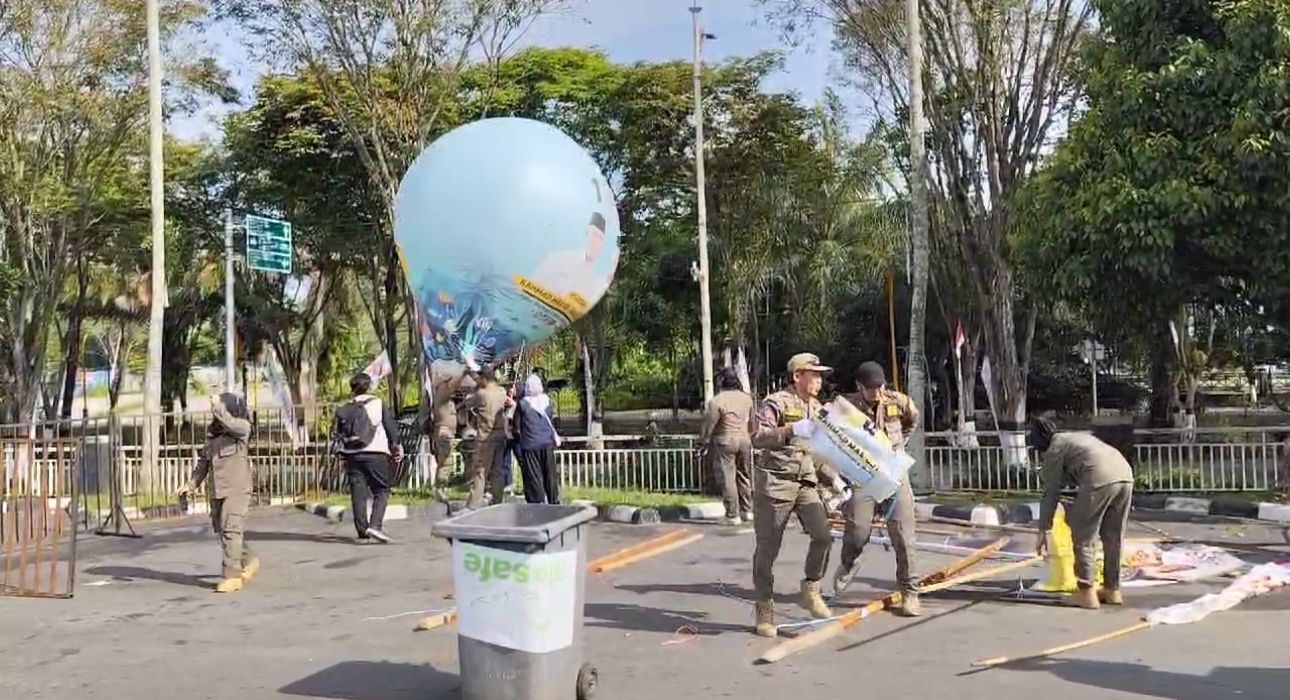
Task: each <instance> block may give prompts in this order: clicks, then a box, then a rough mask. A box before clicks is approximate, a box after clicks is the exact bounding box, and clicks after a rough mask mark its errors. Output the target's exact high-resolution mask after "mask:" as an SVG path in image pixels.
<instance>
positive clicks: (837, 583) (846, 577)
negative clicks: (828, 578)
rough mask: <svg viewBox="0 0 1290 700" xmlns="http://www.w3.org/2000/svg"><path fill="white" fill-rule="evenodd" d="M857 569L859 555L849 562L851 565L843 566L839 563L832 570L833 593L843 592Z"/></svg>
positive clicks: (858, 566) (840, 593)
mask: <svg viewBox="0 0 1290 700" xmlns="http://www.w3.org/2000/svg"><path fill="white" fill-rule="evenodd" d="M859 571H860V557H856V560H855V561H853V562H851V566H843V565H842V564H840V563H839V564H838V570H837V571H835V572H833V595H835V596H838V595H842V594H843V593H845V592H846V590H847V588H849V587H850V586H851V581H853V580H854V579H855V577H856V574H857V573H859Z"/></svg>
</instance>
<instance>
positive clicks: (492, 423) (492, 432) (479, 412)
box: [470, 384, 506, 442]
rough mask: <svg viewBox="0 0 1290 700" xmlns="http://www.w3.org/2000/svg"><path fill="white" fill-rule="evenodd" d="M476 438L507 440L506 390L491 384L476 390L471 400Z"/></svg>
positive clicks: (490, 440)
mask: <svg viewBox="0 0 1290 700" xmlns="http://www.w3.org/2000/svg"><path fill="white" fill-rule="evenodd" d="M470 408H471V411H470V413H471V417H472V419H473V421H474V426H475V439H476V440H479V441H481V442H484V441H487V442H493V441H496V440H500V441H502V442H505V441H506V390H505V389H503V388H502V387H501V386H500V385H498V384H489V385H488V386H486V387H482V388H480V389H478V390H476V391H475V395H474V396H473V397H471V402H470Z"/></svg>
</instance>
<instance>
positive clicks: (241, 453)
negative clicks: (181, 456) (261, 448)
mask: <svg viewBox="0 0 1290 700" xmlns="http://www.w3.org/2000/svg"><path fill="white" fill-rule="evenodd" d="M210 405H211V422H210V425H208V426H207V428H206V445H205V447H204V448H203V450H202V454H201V457H200V458H199V459H198V460H197V466H196V467H194V468H193V474H192V477H191V478H190V479H189V480H188V483H187V484H184V485H183V486H182V487H180V489H179V495H180V496H181V497H184V498H186V497H188V496H190V495H191V494H192V493H193V492H195V491H196V490H197V489H198V488H200V487H201V486H202V485H203V484H206V495H207V497H208V498H209V499H210V516H211V525H212V527H213V528H214V529H215V534H216V535H217V536H218V537H219V540H220V546H221V548H222V549H223V552H224V560H223V572H222V573H223V577H222V578H221V580H220V581H219V583H217V584H216V585H215V590H216V591H218V592H220V593H234V592H236V591H240V590H242V586H243V585H244V584H245V583H246V582H248V581H250V580H251V579H252V578H253V577H254V576H255V574H256V572H257V571H259V569H260V558H259V557H257V556H255V555H254V554H253V553H252V552H251V548H250V547H248V546H247V545H246V542H245V540H244V533H243V524H244V522H245V520H246V511H247V510H248V509H249V508H250V507H251V486H252V481H251V460H250V457H249V455H248V450H247V440H248V439H249V438H250V436H251V421H250V413H249V412H248V411H247V410H246V401H245V400H243V399H242V397H240V396H238V395H236V394H231V393H224V394H220V395H219V396H212V397H211V399H210Z"/></svg>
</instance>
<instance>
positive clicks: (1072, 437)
mask: <svg viewBox="0 0 1290 700" xmlns="http://www.w3.org/2000/svg"><path fill="white" fill-rule="evenodd" d="M1029 443H1030V446H1031V447H1033V448H1034V449H1035V451H1036V452H1037V453H1039V455H1040V459H1041V460H1042V461H1043V472H1042V479H1043V488H1044V498H1043V501H1042V503H1041V504H1040V509H1039V540H1038V541H1037V542H1036V544H1035V550H1036V552H1037V553H1038V554H1046V553H1047V551H1048V533H1049V531H1051V530H1052V529H1053V518H1054V517H1056V513H1057V500H1058V497H1059V496H1060V495H1061V492H1062V489H1063V488H1065V487H1066V486H1067V485H1068V484H1074V485H1075V487H1076V489H1077V491H1076V494H1075V504H1074V506H1072V507H1071V509H1070V511H1069V514H1068V516H1067V521H1068V522H1069V523H1070V528H1071V532H1072V534H1073V535H1074V538H1075V578H1076V579H1077V580H1078V585H1079V589H1078V590H1077V591H1076V593H1075V597H1074V599H1073V602H1074V604H1075V605H1078V606H1079V607H1081V608H1088V609H1096V608H1097V607H1098V606H1099V603H1106V604H1108V605H1123V604H1124V598H1123V597H1122V596H1121V595H1120V558H1121V554H1120V552H1121V550H1122V548H1123V546H1124V529H1125V526H1126V525H1127V524H1128V522H1129V508H1130V505H1131V504H1132V502H1133V468H1132V467H1131V466H1129V461H1128V460H1127V459H1125V458H1124V455H1122V454H1120V451H1119V450H1117V449H1115V448H1114V447H1112V446H1110V445H1108V444H1106V443H1105V442H1102V441H1101V440H1099V439H1097V438H1096V437H1094V436H1093V435H1090V434H1088V433H1058V432H1057V428H1056V426H1055V425H1053V422H1052V421H1051V420H1049V419H1047V418H1036V419H1035V420H1033V421H1032V422H1031V427H1030V435H1029ZM1099 541H1101V543H1102V553H1103V572H1102V588H1101V589H1100V590H1097V591H1095V590H1094V588H1093V587H1094V586H1095V585H1096V584H1097V570H1096V569H1097V544H1098V542H1099Z"/></svg>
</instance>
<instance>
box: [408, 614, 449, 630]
mask: <svg viewBox="0 0 1290 700" xmlns="http://www.w3.org/2000/svg"><path fill="white" fill-rule="evenodd" d="M456 622H457V611H456V610H449V611H448V612H442V613H439V614H438V615H431V616H430V617H423V618H421V621H420V622H418V623H417V626H416V627H415V628H413V631H415V632H423V631H425V630H432V629H435V628H436V627H444V626H446V625H451V624H455V623H456Z"/></svg>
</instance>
